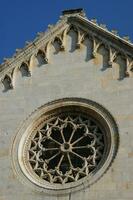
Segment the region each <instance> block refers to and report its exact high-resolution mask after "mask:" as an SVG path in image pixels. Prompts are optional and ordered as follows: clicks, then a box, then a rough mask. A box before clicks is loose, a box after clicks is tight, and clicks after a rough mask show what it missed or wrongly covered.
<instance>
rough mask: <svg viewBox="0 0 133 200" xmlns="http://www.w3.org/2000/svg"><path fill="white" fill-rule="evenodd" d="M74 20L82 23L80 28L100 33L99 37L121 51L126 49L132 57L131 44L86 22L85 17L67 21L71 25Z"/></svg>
mask: <svg viewBox="0 0 133 200" xmlns="http://www.w3.org/2000/svg"><path fill="white" fill-rule="evenodd" d="M75 20H76V21H77V22H80V23H81V22H82V26H83V25H84V26H85V28H87V29H89V28H90V29H91V30H92V31H94V32H96V33H98V34H99V31H100V35H101V36H102V37H103V38H105V39H106V40H110V41H111V42H112V43H114V44H117V45H118V46H119V47H120V48H121V49H125V48H126V51H128V53H129V55H130V56H132V57H133V44H132V43H131V42H128V41H126V40H124V39H123V38H121V37H120V36H118V35H115V34H113V33H112V32H111V31H109V30H108V29H105V28H102V27H100V26H99V25H98V24H96V23H94V22H92V21H90V20H88V19H87V18H85V17H82V16H81V15H77V16H69V18H68V21H70V22H71V23H72V22H75Z"/></svg>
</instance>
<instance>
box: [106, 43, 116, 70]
mask: <svg viewBox="0 0 133 200" xmlns="http://www.w3.org/2000/svg"><path fill="white" fill-rule="evenodd" d="M117 55H118V52H117V51H115V50H113V49H112V48H111V47H109V62H108V64H109V67H112V64H113V62H114V60H115V59H116V57H117Z"/></svg>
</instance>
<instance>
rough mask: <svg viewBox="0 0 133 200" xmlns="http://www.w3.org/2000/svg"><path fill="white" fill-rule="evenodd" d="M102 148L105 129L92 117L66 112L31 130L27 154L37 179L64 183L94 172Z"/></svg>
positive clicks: (102, 150)
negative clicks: (66, 113)
mask: <svg viewBox="0 0 133 200" xmlns="http://www.w3.org/2000/svg"><path fill="white" fill-rule="evenodd" d="M104 150H105V141H104V133H103V131H102V129H101V128H100V127H99V125H98V124H97V123H96V122H95V121H94V120H93V119H91V118H85V117H83V116H74V115H68V116H59V117H56V118H54V119H52V120H50V121H48V122H47V123H45V124H44V126H43V127H42V128H41V129H40V130H38V131H37V132H36V133H35V134H34V137H33V138H32V139H31V144H30V146H29V150H28V152H27V154H28V155H27V157H28V158H29V159H28V162H29V163H30V166H31V168H32V171H33V173H34V174H36V175H37V176H38V177H39V178H40V179H42V180H45V181H47V182H49V183H57V184H65V183H69V182H75V181H77V180H79V179H81V178H83V177H85V176H88V175H89V174H90V173H91V172H93V170H94V169H95V168H96V167H97V166H98V164H99V163H100V161H101V159H102V158H103V154H104Z"/></svg>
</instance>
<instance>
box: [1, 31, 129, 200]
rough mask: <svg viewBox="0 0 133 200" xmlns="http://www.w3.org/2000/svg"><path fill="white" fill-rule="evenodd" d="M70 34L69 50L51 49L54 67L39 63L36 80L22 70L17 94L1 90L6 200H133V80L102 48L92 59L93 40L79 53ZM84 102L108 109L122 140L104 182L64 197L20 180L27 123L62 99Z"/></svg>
mask: <svg viewBox="0 0 133 200" xmlns="http://www.w3.org/2000/svg"><path fill="white" fill-rule="evenodd" d="M76 37H77V35H76V33H75V32H74V31H73V30H70V32H69V34H68V36H67V38H66V39H67V42H66V49H65V51H58V44H57V43H56V42H55V43H54V44H53V45H51V46H50V47H49V57H50V59H49V63H48V64H47V63H43V62H42V60H41V58H39V57H38V58H37V57H36V59H33V61H32V62H33V63H32V67H31V69H30V73H31V76H27V75H26V76H25V74H22V73H21V71H20V70H16V72H15V73H16V74H15V79H14V85H15V88H14V89H13V90H8V91H5V89H4V87H3V84H1V85H0V137H1V140H0V169H1V170H0V200H12V199H18V198H19V200H29V199H32V200H34V199H36V200H42V199H43V200H44V199H45V200H47V199H50V200H57V199H63V200H70V199H71V200H74V199H84V200H88V199H90V200H91V199H93V200H103V199H108V200H131V199H132V197H133V177H132V174H133V167H132V165H133V149H132V140H133V134H132V129H133V123H132V121H133V104H132V99H133V90H132V85H133V79H132V78H131V77H129V78H125V79H123V80H121V77H120V76H119V75H120V74H123V71H122V70H121V73H120V69H123V68H121V66H122V65H123V62H122V61H121V58H118V59H117V61H116V63H114V64H113V66H112V67H111V68H109V67H108V62H107V61H108V58H107V57H108V53H107V52H106V49H105V48H104V47H101V48H100V49H99V51H98V52H97V55H96V57H95V58H92V57H91V48H92V47H91V46H92V44H91V41H90V40H89V39H86V40H85V41H84V43H83V44H82V45H81V48H79V49H77V48H75V47H76V46H75V45H76ZM66 97H79V98H85V99H90V100H93V101H95V102H97V103H99V104H101V105H102V106H104V107H105V108H106V109H107V110H108V111H109V112H110V113H111V114H112V116H113V117H114V118H115V120H116V122H117V125H118V128H119V136H120V144H119V149H118V153H117V156H116V158H115V160H114V162H113V163H112V165H111V167H110V168H109V170H108V171H107V173H105V174H104V175H103V177H102V178H100V180H98V181H97V182H96V183H95V184H93V185H92V186H90V187H89V188H85V189H84V190H81V191H79V192H76V193H70V194H67V195H63V196H49V195H48V194H45V193H43V192H42V193H41V192H40V193H39V192H36V191H34V190H33V189H32V188H30V187H28V186H27V185H25V184H24V183H22V182H21V180H20V177H17V175H16V173H15V169H14V166H13V162H12V147H13V143H14V139H15V136H16V134H17V132H18V130H19V128H20V127H21V125H22V123H23V122H24V120H26V118H27V117H28V116H29V115H30V114H31V113H32V112H33V111H35V110H36V109H37V108H38V107H40V106H42V105H44V104H46V103H47V102H51V101H53V100H56V99H61V98H66Z"/></svg>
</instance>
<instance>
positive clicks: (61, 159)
mask: <svg viewBox="0 0 133 200" xmlns="http://www.w3.org/2000/svg"><path fill="white" fill-rule="evenodd" d="M63 158H64V155H62V156H61V158H60V161H59V163H58V165H57V168H59V167H60V165H61V163H62V161H63Z"/></svg>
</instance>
